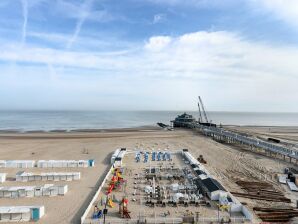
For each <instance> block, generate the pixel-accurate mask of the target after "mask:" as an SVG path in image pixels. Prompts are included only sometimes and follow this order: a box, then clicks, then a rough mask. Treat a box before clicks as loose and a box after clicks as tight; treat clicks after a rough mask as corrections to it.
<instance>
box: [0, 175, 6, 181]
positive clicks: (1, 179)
mask: <svg viewBox="0 0 298 224" xmlns="http://www.w3.org/2000/svg"><path fill="white" fill-rule="evenodd" d="M5 181H6V173H0V183H4V182H5Z"/></svg>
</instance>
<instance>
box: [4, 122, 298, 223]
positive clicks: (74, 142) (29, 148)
mask: <svg viewBox="0 0 298 224" xmlns="http://www.w3.org/2000/svg"><path fill="white" fill-rule="evenodd" d="M267 129H268V128H267ZM249 130H251V128H248V129H245V128H242V131H244V132H248V131H249ZM253 130H254V133H256V130H257V131H259V132H262V131H263V129H262V128H257V127H254V129H253ZM274 130H275V132H276V131H278V128H275V129H274ZM291 130H292V129H291ZM297 130H298V129H297ZM281 131H284V129H283V130H281ZM281 131H280V132H281ZM278 133H279V132H278ZM286 134H288V135H289V136H291V137H290V138H291V141H293V142H295V141H296V142H297V141H298V134H297V132H296V133H295V132H294V133H293V132H291V133H288V132H283V136H284V135H286ZM279 135H281V134H279ZM285 138H287V137H285ZM137 146H142V147H143V148H144V149H146V148H152V147H154V148H160V149H164V148H170V149H182V148H188V149H189V150H190V151H191V152H192V154H193V155H194V156H197V157H198V156H199V155H203V157H204V158H205V160H206V161H207V165H206V167H207V169H208V170H209V171H210V173H211V174H212V175H214V176H215V177H216V178H217V179H218V180H219V181H220V182H221V183H222V184H223V185H224V186H225V187H226V188H227V190H229V191H238V192H241V188H240V186H238V185H237V184H236V183H235V180H239V179H242V180H248V181H250V180H266V181H268V182H270V183H272V184H273V185H274V186H275V187H276V188H277V189H280V190H282V191H284V192H285V195H286V196H287V197H288V198H291V199H293V200H294V199H295V198H296V199H297V198H298V195H297V193H292V192H290V191H289V190H288V188H287V187H286V186H281V185H280V184H278V182H277V180H276V174H277V173H281V172H283V169H284V168H285V167H288V166H293V165H289V164H288V163H286V162H283V161H282V160H274V159H272V158H268V157H265V156H262V155H257V154H254V153H251V152H248V151H245V150H243V149H240V148H238V147H236V146H233V147H231V146H228V145H223V144H220V143H218V142H215V141H213V140H212V139H209V138H206V137H204V136H202V135H200V134H198V133H195V132H192V131H187V130H175V131H165V130H158V129H156V128H154V129H151V128H142V129H131V130H127V129H124V130H105V131H101V132H75V133H24V134H17V133H1V134H0V158H1V159H3V160H4V159H33V160H40V159H45V160H49V159H94V160H95V167H94V168H71V169H67V170H69V171H79V172H81V175H82V178H81V180H79V181H73V182H65V183H67V184H68V185H69V192H68V193H67V194H66V195H65V196H59V197H39V198H21V199H1V200H0V206H8V205H44V206H45V216H44V217H42V219H41V220H40V221H39V222H38V223H79V222H80V217H81V215H82V214H83V212H84V211H85V209H86V207H87V205H88V204H89V202H90V200H91V198H92V196H93V194H94V193H95V191H96V189H97V187H98V186H99V185H100V183H101V181H102V178H103V177H104V174H105V172H106V170H107V169H108V167H109V165H110V164H109V162H110V155H111V153H112V152H113V151H114V150H115V149H116V148H119V147H126V148H129V149H133V148H135V147H137ZM65 170H66V169H65V168H60V169H55V171H65ZM17 171H20V169H8V168H6V169H3V168H2V169H1V172H6V173H8V181H7V182H5V183H3V184H2V186H18V185H19V186H21V185H22V186H24V185H43V184H45V183H47V182H29V183H18V182H14V181H13V178H14V177H15V173H16V172H17ZM26 171H32V172H33V171H34V172H38V171H41V170H39V169H37V168H33V169H26ZM42 171H53V169H50V168H47V169H42ZM10 180H11V181H10ZM49 183H50V182H49ZM59 183H63V182H59ZM239 200H240V201H241V202H247V204H248V207H249V208H252V207H253V206H256V205H258V206H269V205H270V203H269V202H264V201H256V200H250V199H244V198H239ZM281 205H282V204H281ZM293 205H294V203H293Z"/></svg>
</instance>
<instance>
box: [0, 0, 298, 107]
mask: <svg viewBox="0 0 298 224" xmlns="http://www.w3.org/2000/svg"><path fill="white" fill-rule="evenodd" d="M198 95H201V96H202V97H203V100H204V101H205V105H206V107H207V108H208V109H209V110H219V111H225V110H227V111H233V110H234V111H289V112H292V111H298V1H296V0H84V1H83V0H1V1H0V109H54V110H55V109H60V110H63V109H80V110H84V109H85V110H114V109H117V110H135V109H136V110H196V109H197V108H196V102H197V96H198Z"/></svg>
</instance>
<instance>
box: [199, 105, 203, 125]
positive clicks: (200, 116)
mask: <svg viewBox="0 0 298 224" xmlns="http://www.w3.org/2000/svg"><path fill="white" fill-rule="evenodd" d="M198 108H199V122H203V119H202V112H201V107H200V102H198Z"/></svg>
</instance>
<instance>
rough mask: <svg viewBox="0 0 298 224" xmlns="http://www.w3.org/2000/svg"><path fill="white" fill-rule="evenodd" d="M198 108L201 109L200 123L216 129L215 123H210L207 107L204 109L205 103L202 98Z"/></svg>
mask: <svg viewBox="0 0 298 224" xmlns="http://www.w3.org/2000/svg"><path fill="white" fill-rule="evenodd" d="M198 108H199V116H200V117H199V123H200V124H201V125H204V126H213V127H216V124H213V123H211V120H210V121H209V120H208V117H207V113H206V111H205V107H204V104H203V101H202V99H201V97H200V96H199V102H198ZM202 114H203V115H204V119H205V122H204V120H203V116H202Z"/></svg>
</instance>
